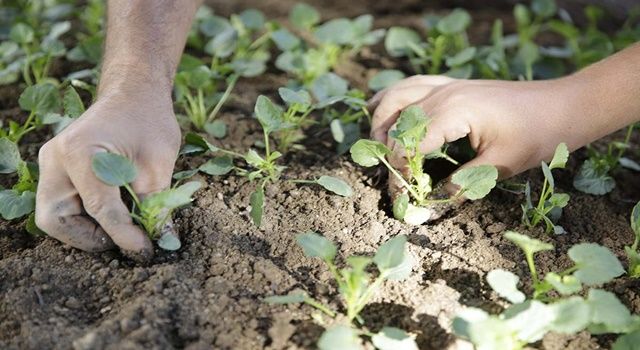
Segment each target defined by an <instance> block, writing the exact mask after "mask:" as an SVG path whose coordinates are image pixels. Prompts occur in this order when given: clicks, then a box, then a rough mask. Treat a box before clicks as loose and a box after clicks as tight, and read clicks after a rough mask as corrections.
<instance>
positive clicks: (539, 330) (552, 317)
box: [453, 231, 640, 350]
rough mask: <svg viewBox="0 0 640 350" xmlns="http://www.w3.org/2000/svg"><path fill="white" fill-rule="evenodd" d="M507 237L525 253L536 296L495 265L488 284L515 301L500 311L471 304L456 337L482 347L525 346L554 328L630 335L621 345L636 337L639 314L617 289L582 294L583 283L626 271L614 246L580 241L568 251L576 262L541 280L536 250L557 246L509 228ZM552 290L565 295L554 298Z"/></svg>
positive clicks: (458, 321)
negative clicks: (584, 295) (495, 311)
mask: <svg viewBox="0 0 640 350" xmlns="http://www.w3.org/2000/svg"><path fill="white" fill-rule="evenodd" d="M505 237H506V238H507V239H508V240H510V241H512V242H513V243H515V244H516V245H517V246H518V247H520V248H521V249H522V251H523V252H524V254H525V257H526V260H527V264H528V265H529V271H530V272H531V277H532V280H533V289H534V291H533V298H532V299H527V297H526V295H525V293H523V292H522V291H520V290H519V289H518V283H519V281H520V278H519V277H518V276H516V275H515V274H513V273H511V272H509V271H505V270H502V269H497V270H492V271H490V272H489V273H488V274H487V282H488V284H489V285H490V286H491V288H492V289H493V290H494V291H495V292H496V293H497V294H498V295H499V296H501V297H502V298H504V299H506V300H508V301H509V302H511V303H513V305H511V306H509V307H508V308H507V309H506V310H504V311H503V312H502V313H501V314H499V315H489V314H488V313H487V312H485V311H484V310H481V309H477V308H466V309H465V310H464V311H463V312H461V313H460V314H458V316H457V317H456V318H455V319H454V321H453V330H454V333H455V334H456V335H457V336H459V337H462V338H465V339H467V340H469V341H471V342H472V343H473V344H474V345H475V346H476V348H477V349H505V350H519V349H524V347H525V346H526V345H527V344H530V343H534V342H537V341H539V340H540V339H542V337H543V336H544V335H545V334H546V333H548V332H551V331H553V332H557V333H564V334H576V333H578V332H581V331H583V330H588V331H589V332H591V333H594V334H602V333H623V334H628V335H625V336H623V337H621V338H620V339H619V341H618V342H616V343H617V344H623V343H625V342H627V341H629V338H630V337H636V336H637V333H638V330H639V329H640V317H638V316H637V315H632V314H631V313H630V312H629V310H628V309H627V308H626V307H625V306H624V305H623V304H622V303H621V302H620V300H619V299H618V298H617V297H616V296H615V294H613V293H610V292H607V291H604V290H601V289H596V288H591V289H589V290H588V292H587V297H586V298H584V297H582V296H580V295H578V294H579V293H580V292H582V290H583V285H585V286H597V285H601V284H604V283H607V282H609V281H611V280H613V279H614V278H615V277H617V276H620V275H621V274H623V273H624V270H623V269H622V265H621V264H620V262H619V261H618V259H617V258H616V256H615V255H614V254H613V253H611V251H609V250H608V249H607V248H605V247H602V246H600V245H597V244H593V243H581V244H577V245H575V246H573V247H571V249H569V252H568V255H569V258H571V260H572V261H573V262H574V266H572V267H570V268H568V269H567V270H565V271H563V272H559V273H556V272H549V273H547V274H546V276H545V277H544V279H543V280H540V279H539V278H538V275H537V272H536V268H535V263H534V260H533V257H534V254H536V253H537V252H540V251H544V250H551V249H553V246H552V245H551V244H548V243H543V242H541V241H539V240H536V239H532V238H529V237H527V236H524V235H521V234H519V233H517V232H513V231H509V232H507V233H506V234H505ZM551 291H553V292H554V293H555V294H553V295H560V297H552V295H551V294H549V292H551ZM615 348H616V347H615V346H614V349H615ZM618 349H625V348H618Z"/></svg>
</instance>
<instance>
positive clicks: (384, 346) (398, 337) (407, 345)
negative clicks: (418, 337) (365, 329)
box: [371, 327, 418, 350]
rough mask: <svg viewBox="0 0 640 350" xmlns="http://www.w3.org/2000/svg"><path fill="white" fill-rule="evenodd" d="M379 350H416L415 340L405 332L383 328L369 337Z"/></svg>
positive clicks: (393, 328)
mask: <svg viewBox="0 0 640 350" xmlns="http://www.w3.org/2000/svg"><path fill="white" fill-rule="evenodd" d="M371 342H372V343H373V346H375V347H376V348H377V349H379V350H418V345H417V344H416V342H415V340H414V339H413V338H412V337H411V336H409V335H408V334H407V333H406V332H405V331H403V330H402V329H399V328H395V327H384V328H382V330H380V332H378V333H376V334H374V335H373V336H372V337H371Z"/></svg>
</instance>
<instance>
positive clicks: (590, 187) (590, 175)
mask: <svg viewBox="0 0 640 350" xmlns="http://www.w3.org/2000/svg"><path fill="white" fill-rule="evenodd" d="M573 187H575V189H576V190H578V191H580V192H584V193H588V194H593V195H598V196H601V195H604V194H607V193H609V192H611V191H612V190H613V189H614V188H615V187H616V181H615V180H614V179H613V178H612V177H611V176H610V175H609V173H608V168H607V169H601V168H599V167H598V166H597V165H596V163H595V162H594V161H593V160H591V159H587V160H586V161H585V162H584V163H582V165H581V166H580V169H579V170H578V174H576V176H575V177H574V178H573Z"/></svg>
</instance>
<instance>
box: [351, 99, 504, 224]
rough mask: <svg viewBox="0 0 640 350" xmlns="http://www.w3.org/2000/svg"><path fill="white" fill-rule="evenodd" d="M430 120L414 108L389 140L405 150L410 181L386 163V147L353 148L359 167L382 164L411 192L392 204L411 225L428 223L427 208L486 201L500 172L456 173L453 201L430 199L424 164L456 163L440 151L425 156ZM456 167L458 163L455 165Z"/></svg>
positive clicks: (368, 143)
mask: <svg viewBox="0 0 640 350" xmlns="http://www.w3.org/2000/svg"><path fill="white" fill-rule="evenodd" d="M428 122H429V120H428V119H427V116H426V115H425V113H424V111H423V110H422V109H421V108H420V107H417V106H411V107H409V108H407V109H405V110H404V111H402V113H400V117H399V118H398V122H397V123H396V128H395V130H393V131H392V132H391V133H390V135H389V136H390V137H391V138H392V139H394V140H395V142H396V143H397V144H398V145H400V146H401V147H402V150H403V151H404V153H405V158H406V160H407V167H408V170H409V178H406V179H405V177H404V176H402V174H401V173H400V172H399V171H398V170H397V169H395V168H394V167H393V166H391V164H389V162H388V161H387V160H386V158H385V157H386V156H387V155H388V154H390V153H391V150H390V149H389V148H387V146H385V145H384V144H382V143H380V142H377V141H372V140H365V139H363V140H359V141H358V142H356V143H355V144H354V145H353V146H352V147H351V158H352V159H353V161H355V162H356V163H358V164H360V165H362V166H365V167H371V166H375V165H378V164H379V163H383V164H384V165H385V166H386V167H387V168H388V169H389V171H390V172H391V174H392V175H393V176H395V177H396V178H397V179H398V180H399V181H400V183H401V184H402V186H403V187H404V189H405V190H406V191H407V192H408V195H407V194H403V195H401V196H399V197H398V198H397V199H396V201H395V202H394V204H393V207H394V210H393V211H394V216H395V217H396V218H397V219H399V220H404V221H405V222H408V223H412V224H416V225H419V224H422V223H424V222H425V221H427V220H428V219H429V216H430V211H428V210H427V209H425V208H422V207H424V206H429V205H433V204H439V203H447V202H452V201H455V200H457V199H459V198H461V197H462V196H464V197H466V198H467V199H470V200H476V199H480V198H483V197H485V196H486V195H487V194H489V192H490V191H491V189H492V188H493V187H495V185H496V180H497V178H498V171H497V169H496V168H495V167H493V166H490V165H481V166H477V167H473V168H466V169H462V170H459V171H457V172H456V173H455V174H454V175H453V176H452V178H451V182H452V183H453V184H455V185H457V186H459V188H460V189H459V190H458V192H457V193H456V194H455V195H454V196H452V197H450V198H444V199H443V198H431V196H430V195H431V193H432V190H433V188H432V180H431V177H430V176H429V174H428V173H426V172H425V171H424V168H423V167H424V161H425V159H430V158H445V159H447V160H450V161H452V162H454V163H455V161H454V160H452V159H451V158H450V157H449V156H448V155H447V154H446V152H445V151H443V150H439V151H436V152H433V153H431V154H427V155H425V154H422V153H421V152H420V151H419V145H420V143H421V142H422V140H423V139H424V137H425V136H426V134H427V129H428ZM456 164H457V163H456Z"/></svg>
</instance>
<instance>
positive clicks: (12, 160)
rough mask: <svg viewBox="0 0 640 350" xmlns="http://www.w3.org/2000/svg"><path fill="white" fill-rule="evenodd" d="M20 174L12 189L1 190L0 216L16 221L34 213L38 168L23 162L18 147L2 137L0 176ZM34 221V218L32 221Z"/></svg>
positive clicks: (0, 142)
mask: <svg viewBox="0 0 640 350" xmlns="http://www.w3.org/2000/svg"><path fill="white" fill-rule="evenodd" d="M14 173H17V174H18V181H17V182H16V184H15V185H13V187H12V188H11V189H1V188H0V216H1V217H2V218H3V219H5V220H15V219H19V218H22V217H24V216H26V215H30V214H32V213H33V211H34V209H35V202H36V187H37V183H38V168H37V166H36V165H35V164H29V163H27V162H25V161H24V160H22V158H21V157H20V151H19V150H18V145H17V144H16V143H15V142H13V141H11V140H9V139H8V138H6V137H0V174H3V175H5V174H14ZM30 220H31V221H33V218H31V219H30Z"/></svg>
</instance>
